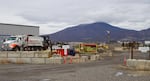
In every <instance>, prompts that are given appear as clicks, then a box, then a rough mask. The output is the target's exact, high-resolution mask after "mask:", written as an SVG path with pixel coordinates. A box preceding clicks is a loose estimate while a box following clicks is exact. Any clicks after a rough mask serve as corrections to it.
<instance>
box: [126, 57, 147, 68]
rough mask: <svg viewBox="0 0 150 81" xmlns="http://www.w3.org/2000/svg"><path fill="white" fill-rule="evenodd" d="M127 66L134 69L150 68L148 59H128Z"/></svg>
mask: <svg viewBox="0 0 150 81" xmlns="http://www.w3.org/2000/svg"><path fill="white" fill-rule="evenodd" d="M127 66H128V67H132V68H134V69H136V70H150V60H142V59H139V60H136V59H128V60H127Z"/></svg>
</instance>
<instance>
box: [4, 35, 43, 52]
mask: <svg viewBox="0 0 150 81" xmlns="http://www.w3.org/2000/svg"><path fill="white" fill-rule="evenodd" d="M44 48H45V44H44V38H43V37H39V36H32V35H16V36H10V37H9V38H7V39H5V40H4V42H3V45H2V49H3V50H7V51H8V50H13V51H19V50H22V51H24V50H25V51H26V50H28V51H35V50H42V49H44Z"/></svg>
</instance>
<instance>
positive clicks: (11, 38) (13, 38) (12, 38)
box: [7, 37, 16, 40]
mask: <svg viewBox="0 0 150 81" xmlns="http://www.w3.org/2000/svg"><path fill="white" fill-rule="evenodd" d="M7 40H16V37H9V38H8V39H7Z"/></svg>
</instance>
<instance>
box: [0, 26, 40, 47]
mask: <svg viewBox="0 0 150 81" xmlns="http://www.w3.org/2000/svg"><path fill="white" fill-rule="evenodd" d="M29 34H30V35H39V27H38V26H29V25H17V24H5V23H0V47H1V44H2V42H3V40H4V39H5V38H7V37H8V36H10V35H29Z"/></svg>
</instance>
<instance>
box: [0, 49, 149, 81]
mask: <svg viewBox="0 0 150 81" xmlns="http://www.w3.org/2000/svg"><path fill="white" fill-rule="evenodd" d="M124 54H128V52H126V53H115V56H114V57H112V58H110V57H105V59H104V60H100V61H96V62H90V63H82V64H61V65H48V64H47V65H29V64H20V65H18V64H6V65H0V81H150V77H149V76H150V72H148V71H147V72H143V71H131V70H125V69H122V68H120V66H121V65H122V64H123V56H124ZM142 56H143V55H142ZM136 58H138V57H137V55H136ZM142 58H146V56H144V57H142Z"/></svg>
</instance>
